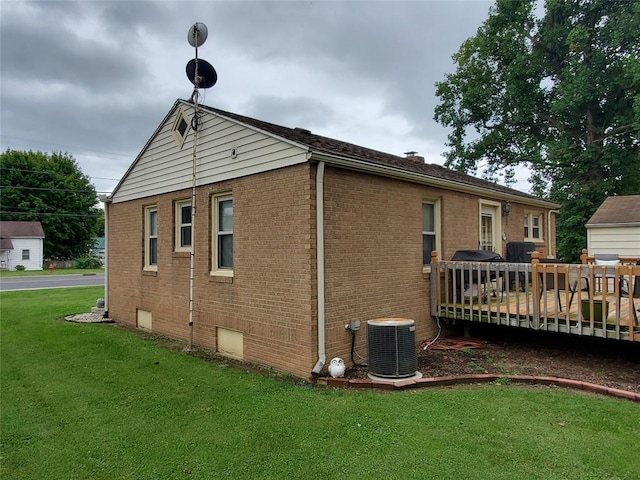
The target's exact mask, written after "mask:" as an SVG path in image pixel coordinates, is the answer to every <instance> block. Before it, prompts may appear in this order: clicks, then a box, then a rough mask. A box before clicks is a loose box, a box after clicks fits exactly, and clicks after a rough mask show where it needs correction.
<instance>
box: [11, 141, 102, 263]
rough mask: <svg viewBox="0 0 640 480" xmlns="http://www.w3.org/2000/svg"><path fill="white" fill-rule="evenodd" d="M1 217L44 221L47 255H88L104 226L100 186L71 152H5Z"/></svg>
mask: <svg viewBox="0 0 640 480" xmlns="http://www.w3.org/2000/svg"><path fill="white" fill-rule="evenodd" d="M0 173H1V178H2V180H1V184H2V188H1V189H0V219H2V220H17V221H39V222H40V223H42V228H43V229H44V232H45V239H44V254H45V257H46V258H74V257H77V256H80V255H86V254H87V253H88V251H89V249H90V248H91V246H92V245H93V238H94V237H95V236H96V234H97V233H98V229H99V225H100V222H99V218H100V217H99V208H98V207H97V205H96V203H97V197H96V191H95V188H94V186H93V185H92V184H91V182H90V181H89V177H87V176H86V175H84V174H83V173H82V171H81V170H80V168H79V167H78V165H77V163H76V161H75V160H74V158H73V157H72V156H70V155H68V154H63V153H53V154H46V153H41V152H32V151H29V152H24V151H17V150H7V151H6V152H5V153H2V154H1V155H0Z"/></svg>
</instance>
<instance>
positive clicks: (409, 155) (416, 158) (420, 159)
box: [404, 151, 424, 163]
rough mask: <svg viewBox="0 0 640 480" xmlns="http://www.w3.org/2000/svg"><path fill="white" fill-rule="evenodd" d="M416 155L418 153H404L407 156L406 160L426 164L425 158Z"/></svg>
mask: <svg viewBox="0 0 640 480" xmlns="http://www.w3.org/2000/svg"><path fill="white" fill-rule="evenodd" d="M416 153H418V152H414V151H410V152H404V154H405V155H406V157H405V158H407V160H413V161H414V162H416V163H424V157H422V156H420V155H416Z"/></svg>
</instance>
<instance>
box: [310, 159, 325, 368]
mask: <svg viewBox="0 0 640 480" xmlns="http://www.w3.org/2000/svg"><path fill="white" fill-rule="evenodd" d="M316 280H317V284H318V285H317V286H318V362H317V363H316V365H315V367H313V370H312V371H311V374H312V375H320V372H322V368H323V367H324V364H325V362H326V360H327V355H326V352H325V338H324V335H325V317H324V314H325V312H324V307H325V305H324V162H318V168H317V171H316Z"/></svg>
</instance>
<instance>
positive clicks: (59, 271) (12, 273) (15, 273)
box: [0, 268, 104, 278]
mask: <svg viewBox="0 0 640 480" xmlns="http://www.w3.org/2000/svg"><path fill="white" fill-rule="evenodd" d="M94 273H104V268H56V269H55V270H54V271H53V272H50V271H49V270H22V271H19V270H0V278H1V277H32V276H34V275H78V274H83V275H91V274H94Z"/></svg>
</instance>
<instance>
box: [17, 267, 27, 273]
mask: <svg viewBox="0 0 640 480" xmlns="http://www.w3.org/2000/svg"><path fill="white" fill-rule="evenodd" d="M26 269H27V267H25V266H24V265H16V270H18V271H19V272H22V271H23V270H26Z"/></svg>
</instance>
